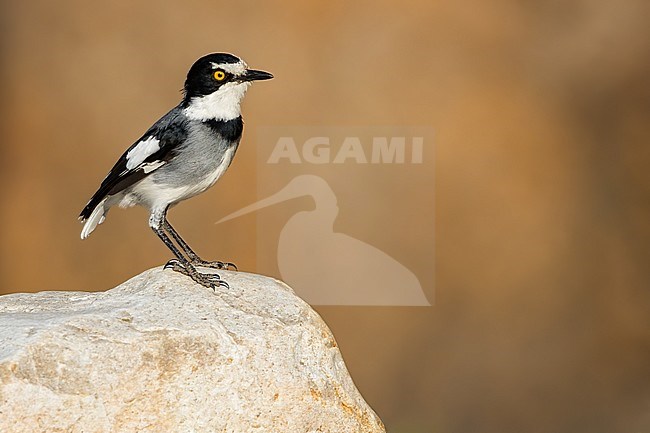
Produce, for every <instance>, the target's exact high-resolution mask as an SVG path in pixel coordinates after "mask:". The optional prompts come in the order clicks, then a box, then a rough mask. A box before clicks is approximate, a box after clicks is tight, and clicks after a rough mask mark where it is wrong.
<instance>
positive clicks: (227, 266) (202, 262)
mask: <svg viewBox="0 0 650 433" xmlns="http://www.w3.org/2000/svg"><path fill="white" fill-rule="evenodd" d="M194 265H196V266H201V267H204V268H210V269H223V270H225V271H228V270H230V268H232V270H233V271H236V270H237V265H235V264H234V263H232V262H221V261H216V262H209V261H207V260H198V261H196V262H195V263H194Z"/></svg>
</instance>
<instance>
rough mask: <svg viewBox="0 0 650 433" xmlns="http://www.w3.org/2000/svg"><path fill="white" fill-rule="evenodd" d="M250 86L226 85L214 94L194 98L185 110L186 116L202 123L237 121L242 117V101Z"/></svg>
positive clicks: (240, 84)
mask: <svg viewBox="0 0 650 433" xmlns="http://www.w3.org/2000/svg"><path fill="white" fill-rule="evenodd" d="M249 86H250V83H249V82H243V83H226V84H224V85H223V86H221V88H219V90H217V91H216V92H214V93H211V94H209V95H205V96H198V97H194V98H192V99H191V100H190V104H189V105H188V107H187V108H185V110H184V111H185V115H186V116H187V117H189V118H190V119H192V120H200V121H204V120H211V119H214V120H232V119H236V118H237V117H239V116H240V115H241V100H242V99H243V98H244V95H245V94H246V90H248V87H249Z"/></svg>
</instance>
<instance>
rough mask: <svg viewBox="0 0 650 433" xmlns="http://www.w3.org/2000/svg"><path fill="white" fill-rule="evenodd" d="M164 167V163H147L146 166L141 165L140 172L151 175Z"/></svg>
mask: <svg viewBox="0 0 650 433" xmlns="http://www.w3.org/2000/svg"><path fill="white" fill-rule="evenodd" d="M163 165H165V161H154V162H149V163H147V164H142V167H140V168H142V170H144V172H145V173H151V172H152V171H154V170H155V169H157V168H159V167H162V166H163Z"/></svg>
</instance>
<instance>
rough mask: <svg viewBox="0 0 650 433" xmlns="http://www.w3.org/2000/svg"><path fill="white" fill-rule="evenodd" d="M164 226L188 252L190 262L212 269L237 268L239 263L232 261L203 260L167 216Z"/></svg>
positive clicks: (163, 222)
mask: <svg viewBox="0 0 650 433" xmlns="http://www.w3.org/2000/svg"><path fill="white" fill-rule="evenodd" d="M162 227H163V228H164V229H165V230H166V231H167V232H168V233H169V234H170V235H171V236H172V238H174V240H175V241H176V243H178V245H179V246H180V247H181V248H182V250H183V252H185V254H187V257H188V258H189V259H190V262H191V263H192V264H193V265H195V266H203V267H206V268H211V269H230V268H232V269H233V270H235V271H236V270H237V265H235V264H234V263H232V262H221V261H216V262H209V261H207V260H203V259H202V258H201V257H199V255H198V254H196V253H195V252H194V251H192V248H190V246H189V245H188V244H187V242H185V241H184V240H183V238H181V235H179V234H178V232H177V231H176V230H174V227H172V225H171V224H170V223H169V221H167V218H165V217H163V220H162Z"/></svg>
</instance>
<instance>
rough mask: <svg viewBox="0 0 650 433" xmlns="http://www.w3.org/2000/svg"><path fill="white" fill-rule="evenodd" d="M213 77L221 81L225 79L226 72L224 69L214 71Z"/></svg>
mask: <svg viewBox="0 0 650 433" xmlns="http://www.w3.org/2000/svg"><path fill="white" fill-rule="evenodd" d="M214 79H215V80H217V81H223V80H225V79H226V73H225V72H224V71H214Z"/></svg>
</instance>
